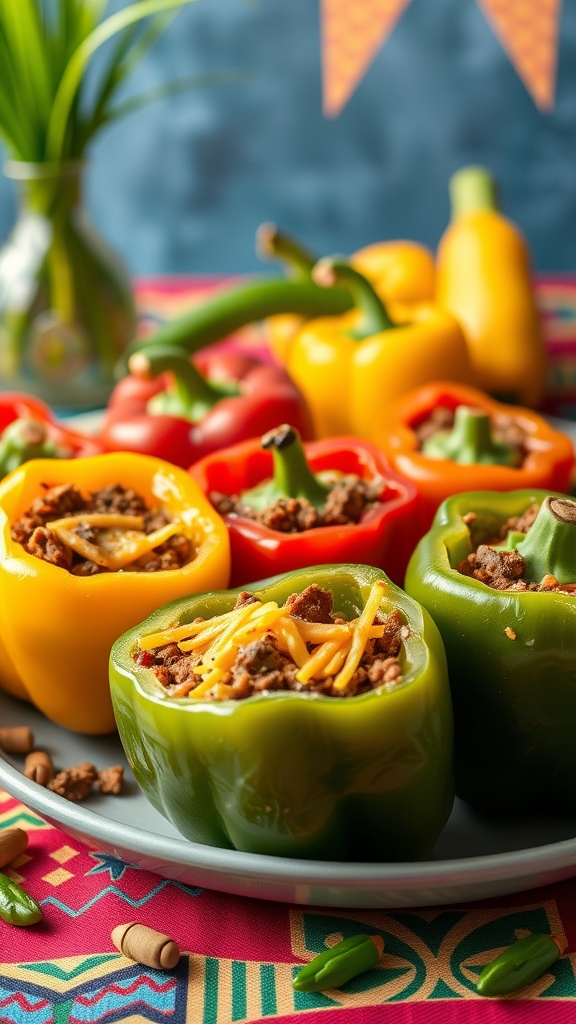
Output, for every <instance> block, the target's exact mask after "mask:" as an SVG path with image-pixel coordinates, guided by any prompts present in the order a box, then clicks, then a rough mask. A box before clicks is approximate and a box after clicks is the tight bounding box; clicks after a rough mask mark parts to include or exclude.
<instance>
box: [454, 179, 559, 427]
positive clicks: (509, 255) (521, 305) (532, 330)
mask: <svg viewBox="0 0 576 1024" xmlns="http://www.w3.org/2000/svg"><path fill="white" fill-rule="evenodd" d="M450 196H451V203H452V222H451V224H450V225H449V226H448V228H447V229H446V231H445V232H444V235H443V236H442V239H441V241H440V245H439V248H438V259H437V291H436V299H437V302H438V304H439V305H440V306H442V307H443V308H444V309H446V310H448V311H449V312H450V313H452V314H453V315H454V316H455V317H456V318H457V320H458V321H459V322H460V324H461V326H462V329H463V331H464V335H465V338H466V341H467V343H468V347H469V351H470V359H471V361H472V365H473V367H474V371H475V374H476V378H477V383H478V385H479V387H481V388H483V389H484V390H485V391H488V392H490V394H492V395H494V397H496V398H499V399H500V400H502V401H512V402H516V403H518V404H519V405H528V406H531V407H532V408H537V407H538V406H539V405H540V403H541V401H542V397H543V394H544V388H545V383H546V379H545V378H546V359H545V348H544V341H543V337H542V328H541V322H540V316H539V312H538V308H537V305H536V296H535V292H534V285H533V281H532V276H531V270H530V256H529V252H528V246H527V243H526V240H525V239H524V237H523V235H522V233H521V232H520V230H519V228H518V227H516V225H515V224H513V223H512V222H511V221H509V220H507V219H506V218H505V217H504V216H503V215H502V214H501V213H500V212H499V210H498V207H497V201H496V188H495V183H494V180H493V179H492V177H491V175H490V174H489V172H488V171H487V170H486V169H485V168H483V167H464V168H462V169H461V170H460V171H458V172H457V173H456V174H455V175H453V177H452V179H451V182H450Z"/></svg>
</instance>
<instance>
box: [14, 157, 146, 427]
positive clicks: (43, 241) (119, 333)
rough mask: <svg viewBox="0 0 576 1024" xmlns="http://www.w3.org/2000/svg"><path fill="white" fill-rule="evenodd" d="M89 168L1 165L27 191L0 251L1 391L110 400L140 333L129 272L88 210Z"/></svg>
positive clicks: (56, 402) (59, 405)
mask: <svg viewBox="0 0 576 1024" xmlns="http://www.w3.org/2000/svg"><path fill="white" fill-rule="evenodd" d="M84 170H85V165H84V164H83V163H82V162H80V161H78V162H74V163H72V162H70V163H66V164H58V165H54V164H52V165H50V164H32V163H20V162H16V161H8V162H7V163H6V165H5V168H4V171H5V174H6V175H7V176H8V177H10V178H14V179H17V180H18V181H19V182H20V186H21V191H20V204H19V213H18V217H17V220H16V224H15V226H14V229H13V231H12V234H11V235H10V237H9V239H8V240H7V242H6V243H5V244H4V246H3V248H1V249H0V389H1V390H3V391H6V390H10V391H14V390H18V391H26V392H28V393H31V394H34V395H37V396H38V397H40V398H42V399H44V401H46V402H48V403H49V404H50V405H51V406H53V407H55V408H56V409H59V410H70V411H72V410H78V411H80V410H86V409H96V408H99V407H101V406H103V405H105V404H106V400H107V398H108V395H109V394H110V391H111V389H112V387H113V384H114V367H115V364H116V362H117V360H118V357H119V356H120V355H121V354H122V352H123V351H124V349H125V347H126V346H127V344H128V343H129V342H130V341H131V340H132V339H133V338H134V335H135V332H136V313H135V307H134V296H133V292H132V287H131V282H130V278H129V276H128V273H127V271H126V270H125V268H124V267H123V265H122V263H121V261H120V260H119V259H118V257H117V256H116V255H115V253H113V252H112V251H111V250H110V249H109V248H108V246H107V245H106V243H105V242H104V241H103V239H102V238H101V237H100V236H99V234H98V233H97V231H96V230H95V228H94V227H93V226H92V224H91V223H90V221H89V220H88V218H87V216H86V211H85V208H84V205H83V201H82V180H83V174H84Z"/></svg>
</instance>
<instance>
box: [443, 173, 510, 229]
mask: <svg viewBox="0 0 576 1024" xmlns="http://www.w3.org/2000/svg"><path fill="white" fill-rule="evenodd" d="M449 191H450V205H451V209H452V220H458V218H459V217H462V216H464V215H465V214H467V213H474V212H476V211H477V210H498V209H499V204H498V194H497V187H496V182H495V180H494V178H493V176H492V175H491V174H490V171H489V170H488V169H487V168H486V167H462V168H461V169H460V170H459V171H456V173H455V174H453V175H452V177H451V179H450V185H449Z"/></svg>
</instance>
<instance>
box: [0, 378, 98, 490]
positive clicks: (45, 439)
mask: <svg viewBox="0 0 576 1024" xmlns="http://www.w3.org/2000/svg"><path fill="white" fill-rule="evenodd" d="M101 452H102V446H101V444H100V443H99V442H98V441H97V440H96V438H93V437H87V436H85V435H84V434H79V433H77V431H75V430H70V429H69V428H68V427H67V426H66V425H65V424H64V423H60V422H59V421H58V420H57V419H56V418H55V416H53V414H52V412H51V410H50V409H49V407H48V406H47V405H45V404H44V402H41V401H40V399H39V398H35V397H34V396H33V395H27V394H24V393H22V392H19V391H4V392H3V393H2V394H0V478H2V477H4V476H6V474H7V473H10V472H11V471H12V470H13V469H17V468H18V466H21V465H22V463H23V462H28V460H29V459H58V458H61V459H70V458H75V457H81V456H87V455H100V454H101Z"/></svg>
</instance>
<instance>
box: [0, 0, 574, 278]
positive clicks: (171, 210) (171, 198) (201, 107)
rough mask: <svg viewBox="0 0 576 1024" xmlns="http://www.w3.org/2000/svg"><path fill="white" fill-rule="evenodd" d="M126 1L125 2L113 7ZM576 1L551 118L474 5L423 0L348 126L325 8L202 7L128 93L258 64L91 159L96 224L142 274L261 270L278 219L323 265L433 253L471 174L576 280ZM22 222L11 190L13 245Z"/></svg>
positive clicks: (536, 248)
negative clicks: (323, 35)
mask: <svg viewBox="0 0 576 1024" xmlns="http://www.w3.org/2000/svg"><path fill="white" fill-rule="evenodd" d="M120 6H123V4H122V0H117V2H116V3H112V4H111V5H110V9H111V10H112V9H114V8H117V7H120ZM575 68H576V5H575V4H574V3H569V2H566V3H565V4H564V9H563V12H562V23H561V47H560V57H559V75H558V99H557V104H556V108H555V110H554V112H553V113H552V114H548V115H544V114H541V113H539V112H538V110H537V109H536V107H535V105H534V103H533V101H532V100H531V98H530V96H529V95H528V93H527V92H526V90H525V88H524V86H523V85H522V83H521V81H520V79H519V78H518V76H517V74H516V72H515V71H514V69H513V68H512V66H511V64H510V63H509V61H508V59H507V57H506V55H505V54H504V52H503V50H502V48H501V47H500V44H499V43H498V41H497V40H496V38H495V36H494V34H493V32H492V30H491V29H490V27H489V26H488V24H487V22H486V20H485V18H484V16H483V14H482V12H481V11H480V8H479V7H478V5H477V4H476V3H475V0H412V3H411V4H410V6H409V7H408V9H407V10H406V11H405V13H404V14H403V16H402V18H401V20H400V21H399V23H398V25H397V26H396V28H395V30H394V32H393V33H392V35H391V37H390V39H389V41H388V42H387V44H386V46H385V47H384V48H383V49H382V50H381V51H380V53H379V54H378V56H377V57H376V60H375V61H374V63H373V65H372V67H371V68H370V70H369V71H368V73H367V74H366V76H365V78H364V80H363V81H362V82H361V84H360V86H359V88H358V89H357V91H356V92H355V94H354V95H353V96H352V98H351V100H350V101H349V103H348V105H347V106H346V107H345V109H344V111H343V112H342V114H341V115H340V116H339V117H338V118H336V119H333V120H327V119H325V118H324V117H323V115H322V112H321V79H320V40H319V13H318V0H252V2H250V0H199V2H198V3H197V4H193V5H191V6H190V7H188V8H186V9H184V10H183V11H182V12H181V13H180V14H179V15H178V17H177V19H176V20H175V22H174V24H173V25H172V27H171V28H170V30H169V31H168V32H167V33H166V35H165V37H164V38H163V39H162V40H161V41H160V42H159V43H158V44H157V45H156V48H155V50H154V51H153V53H151V54H150V56H149V57H148V58H147V60H146V62H145V63H144V64H143V65H142V66H141V67H140V68H139V69H138V71H137V73H136V74H134V75H133V77H132V79H131V82H130V90H129V91H130V92H135V91H137V90H138V89H140V88H149V87H151V86H153V85H156V84H157V83H160V82H163V81H166V80H167V79H169V78H174V77H184V76H187V75H191V74H196V73H204V72H206V71H214V70H218V69H221V70H227V69H243V70H244V71H245V72H246V73H247V77H246V78H245V79H244V80H243V81H239V82H236V83H235V84H222V85H218V86H210V87H203V88H201V89H198V90H196V91H194V92H190V93H187V94H185V95H182V96H175V97H172V98H170V99H169V100H164V101H162V102H160V103H158V104H156V105H154V106H151V107H149V108H147V109H146V110H145V111H143V112H140V113H138V114H135V115H133V116H132V117H130V118H128V119H126V120H125V121H124V122H122V123H121V124H119V125H117V126H115V127H113V128H111V129H109V130H108V131H107V132H105V133H104V134H103V135H102V136H101V138H99V139H98V140H97V142H96V144H95V145H94V147H93V151H92V162H91V166H90V169H89V174H88V179H87V201H88V206H89V210H90V213H91V215H92V217H93V219H94V220H95V222H96V223H97V225H98V226H99V227H100V229H101V231H102V232H103V233H104V234H105V236H106V237H107V238H108V240H109V241H110V242H111V243H112V244H113V245H115V246H116V248H117V249H118V251H119V252H120V253H121V255H122V256H123V257H124V259H125V260H126V261H127V263H128V265H129V267H130V269H131V270H132V271H133V272H134V273H136V274H156V273H174V272H182V273H187V272H209V273H212V272H215V273H218V272H223V273H235V272H246V271H253V270H255V269H257V268H259V267H261V264H259V261H258V260H257V258H256V256H255V253H254V232H255V229H256V227H257V225H258V224H259V223H260V222H261V221H263V220H274V221H277V222H278V223H279V224H281V225H283V226H284V227H285V228H287V229H290V230H291V231H293V232H295V233H297V234H298V235H300V236H301V237H302V238H303V239H304V240H305V241H306V242H307V243H308V244H309V245H311V246H313V247H315V248H316V250H317V251H318V252H321V253H326V252H334V251H340V252H342V251H343V252H349V251H352V250H353V249H355V248H358V247H359V246H361V245H364V244H366V243H368V242H370V241H374V240H377V239H381V238H394V237H401V236H402V237H412V238H415V239H419V240H421V241H423V242H426V243H428V244H429V245H431V246H434V245H435V244H436V243H437V241H438V238H439V236H440V234H441V232H442V230H443V227H444V225H445V223H446V220H447V217H448V198H447V182H448V178H449V176H450V174H451V173H452V171H454V170H455V169H456V168H457V167H459V166H461V165H463V164H465V163H469V162H482V163H485V164H487V165H489V166H490V167H492V169H493V170H494V171H495V172H496V174H497V176H498V178H499V181H500V186H501V195H502V200H503V205H504V207H505V209H506V211H507V212H508V214H509V215H510V216H511V217H512V218H513V219H515V220H516V221H517V222H518V223H519V224H521V225H522V227H523V228H524V230H525V232H526V234H527V235H528V237H529V240H530V243H531V246H532V251H533V256H534V263H535V265H536V267H537V268H538V269H539V270H548V271H553V270H574V271H576V74H575ZM13 218H14V191H13V186H12V184H11V183H9V182H7V181H5V180H1V181H0V237H4V236H5V235H6V233H7V232H8V230H9V227H10V225H11V223H12V221H13Z"/></svg>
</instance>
